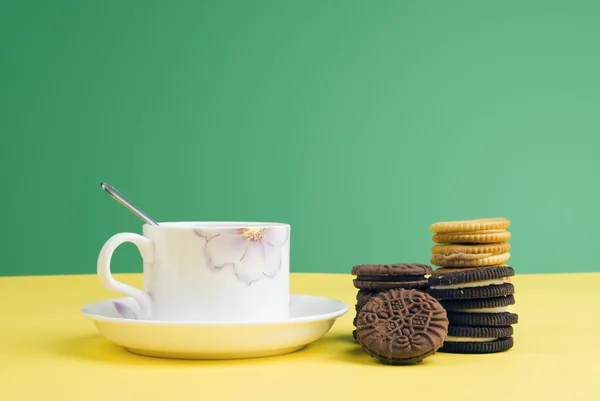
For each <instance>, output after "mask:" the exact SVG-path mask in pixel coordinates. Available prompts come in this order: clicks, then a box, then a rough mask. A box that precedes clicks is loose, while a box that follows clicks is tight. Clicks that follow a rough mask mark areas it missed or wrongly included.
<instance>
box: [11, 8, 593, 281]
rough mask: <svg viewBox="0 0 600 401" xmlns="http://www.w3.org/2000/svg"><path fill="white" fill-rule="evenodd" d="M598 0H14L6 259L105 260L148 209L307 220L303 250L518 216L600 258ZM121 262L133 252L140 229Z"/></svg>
mask: <svg viewBox="0 0 600 401" xmlns="http://www.w3.org/2000/svg"><path fill="white" fill-rule="evenodd" d="M599 20H600V3H599V2H597V1H596V2H594V1H569V2H567V1H560V2H559V1H523V0H519V1H496V2H488V1H470V2H467V1H326V0H325V1H324V0H320V1H296V2H292V1H275V0H273V1H242V0H238V1H164V2H153V1H142V0H137V1H101V2H100V1H98V2H82V1H67V0H58V1H54V2H50V1H20V2H16V1H15V2H8V1H5V2H2V3H1V5H0V49H1V55H0V79H1V81H0V102H1V103H0V110H1V116H0V117H1V132H2V146H1V147H0V156H1V157H0V163H1V166H0V171H1V174H2V176H1V179H2V182H1V185H2V200H1V202H2V204H1V206H2V208H1V210H2V223H3V224H2V225H3V227H2V233H3V239H2V243H3V246H2V264H1V270H0V272H1V274H2V275H31V274H72V273H95V269H96V266H95V263H96V257H97V254H98V251H99V250H100V248H101V246H102V244H103V243H104V241H105V240H106V239H108V237H109V236H111V235H113V234H115V233H117V232H122V231H132V232H140V231H141V221H140V220H138V219H137V218H136V217H135V216H133V215H132V214H131V213H129V212H128V211H127V210H126V209H125V208H123V207H122V206H121V205H119V204H118V203H116V202H115V201H113V200H112V199H110V197H108V195H106V194H104V193H103V192H102V190H101V189H100V187H99V183H100V181H101V180H106V181H108V182H109V183H111V184H112V185H114V186H115V187H117V188H118V189H120V190H121V191H122V192H124V193H125V194H126V195H127V196H129V197H130V198H131V199H132V200H134V201H135V202H136V203H138V204H139V206H141V207H142V209H144V210H145V211H146V212H147V213H148V214H150V215H151V216H153V217H154V218H155V219H157V220H159V221H176V220H250V221H282V222H288V223H290V224H291V225H292V241H293V245H292V269H293V270H294V271H310V272H317V271H318V272H349V270H350V268H351V266H352V265H354V264H358V263H378V262H401V261H406V262H411V261H413V262H428V261H429V251H430V246H431V245H432V243H431V233H430V232H429V231H428V228H429V225H430V224H431V223H433V222H436V221H440V220H454V219H470V218H477V217H496V216H504V217H507V218H509V219H510V220H511V221H512V226H511V228H510V230H511V232H512V233H513V239H512V240H511V244H512V247H513V248H512V251H511V252H512V258H511V260H510V264H511V265H512V266H514V268H515V270H516V271H517V272H518V273H549V272H576V271H600V267H599V265H598V261H597V260H598V259H597V258H596V257H593V254H594V252H595V249H596V245H597V232H598V226H599V223H600V208H599V207H598V203H599V200H600V199H599V194H600V189H599V185H598V174H599V173H600V157H599V156H598V149H599V139H598V136H599V130H600V109H599V107H600V51H599V49H600V24H599V23H598V21H599ZM114 270H115V271H118V272H136V271H140V270H141V262H140V258H139V255H138V254H137V251H136V250H135V248H134V247H133V246H132V245H124V246H123V247H122V248H120V249H119V250H118V251H117V253H116V255H115V259H114Z"/></svg>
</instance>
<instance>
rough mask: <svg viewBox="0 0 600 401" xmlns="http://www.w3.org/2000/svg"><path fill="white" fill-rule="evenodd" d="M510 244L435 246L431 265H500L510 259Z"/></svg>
mask: <svg viewBox="0 0 600 401" xmlns="http://www.w3.org/2000/svg"><path fill="white" fill-rule="evenodd" d="M509 250H510V244H509V243H507V242H498V243H495V244H478V245H456V244H452V245H435V246H433V247H432V248H431V264H433V265H435V266H441V267H447V266H451V267H471V266H490V265H499V264H502V263H504V262H506V261H507V260H508V259H509V258H510V253H509V252H508V251H509Z"/></svg>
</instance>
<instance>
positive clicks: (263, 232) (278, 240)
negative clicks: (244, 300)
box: [194, 226, 289, 285]
mask: <svg viewBox="0 0 600 401" xmlns="http://www.w3.org/2000/svg"><path fill="white" fill-rule="evenodd" d="M194 232H195V233H196V234H197V235H198V236H200V237H202V238H204V239H206V245H205V248H204V255H205V259H206V265H207V266H208V267H209V268H212V269H220V268H222V267H224V266H226V265H231V266H232V267H233V271H234V272H235V275H236V276H237V277H238V279H240V280H241V281H243V282H244V283H246V284H248V285H250V284H252V283H253V282H255V281H258V280H260V279H261V278H263V277H275V276H276V275H277V273H278V272H279V271H280V270H281V247H282V246H283V245H285V243H286V242H287V241H288V239H289V230H288V227H287V226H283V227H265V228H236V229H219V230H215V229H196V230H194Z"/></svg>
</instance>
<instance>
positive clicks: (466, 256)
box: [433, 253, 494, 261]
mask: <svg viewBox="0 0 600 401" xmlns="http://www.w3.org/2000/svg"><path fill="white" fill-rule="evenodd" d="M433 256H434V257H436V258H439V259H442V260H447V261H453V260H477V259H484V258H489V257H490V256H494V254H493V253H452V254H450V255H443V254H441V253H437V254H435V253H434V254H433Z"/></svg>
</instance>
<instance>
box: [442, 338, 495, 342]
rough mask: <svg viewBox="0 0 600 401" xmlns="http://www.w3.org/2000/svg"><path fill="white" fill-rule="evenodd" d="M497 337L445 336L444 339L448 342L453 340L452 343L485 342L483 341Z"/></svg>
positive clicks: (493, 339)
mask: <svg viewBox="0 0 600 401" xmlns="http://www.w3.org/2000/svg"><path fill="white" fill-rule="evenodd" d="M496 340H497V338H494V337H482V338H477V337H454V336H447V337H446V340H445V341H444V342H446V341H449V342H453V343H485V342H490V341H496Z"/></svg>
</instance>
